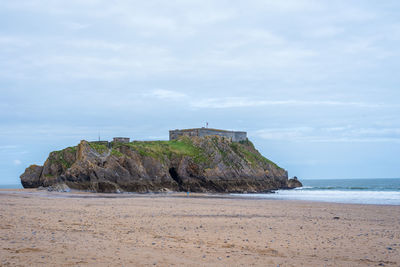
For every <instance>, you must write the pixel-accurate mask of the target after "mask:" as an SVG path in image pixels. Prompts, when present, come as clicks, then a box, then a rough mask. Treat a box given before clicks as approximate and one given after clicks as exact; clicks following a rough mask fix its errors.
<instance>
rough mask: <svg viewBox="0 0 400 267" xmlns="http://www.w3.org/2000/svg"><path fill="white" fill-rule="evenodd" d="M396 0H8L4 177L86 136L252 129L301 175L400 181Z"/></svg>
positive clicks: (1, 15) (1, 144)
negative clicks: (207, 127) (387, 178)
mask: <svg viewBox="0 0 400 267" xmlns="http://www.w3.org/2000/svg"><path fill="white" fill-rule="evenodd" d="M399 14H400V2H399V1H398V0H394V1H390V0H386V1H368V0H360V1H354V0H346V1H341V0H335V1H321V0H318V1H311V0H285V1H275V0H270V1H268V0H246V1H239V0H233V1H232V0H230V1H224V0H218V1H217V0H213V1H208V0H199V1H188V0H182V1H180V0H175V1H151V0H149V1H130V0H129V1H128V0H120V1H117V0H116V1H109V0H108V1H106V0H104V1H101V0H85V1H81V0H69V1H61V0H15V1H13V0H0V92H1V94H0V183H3V184H8V183H18V182H19V175H20V174H21V173H22V172H23V171H24V169H25V168H26V167H27V166H29V165H30V164H33V163H36V164H43V162H44V160H45V159H46V158H47V155H48V153H49V152H51V151H52V150H55V149H62V148H64V147H65V146H72V145H76V144H77V143H78V142H79V141H80V140H81V139H86V140H95V139H97V138H98V135H99V133H100V136H101V138H102V139H111V138H112V137H113V136H129V137H131V138H134V139H139V140H157V139H167V138H168V130H169V129H176V128H191V127H201V126H204V125H205V123H206V122H209V126H210V127H213V128H222V129H231V130H244V131H247V132H248V136H249V138H250V139H251V140H252V141H253V142H254V143H255V145H256V147H257V148H258V149H259V150H260V152H261V153H262V154H263V155H264V156H266V157H268V158H269V159H271V160H272V161H274V162H276V163H277V164H278V165H280V166H282V167H283V168H285V169H287V170H288V171H289V175H290V176H294V175H296V176H298V177H299V178H300V179H301V178H373V177H400V157H399V152H400V116H399V115H400V88H399V86H400V57H399V55H400V16H399Z"/></svg>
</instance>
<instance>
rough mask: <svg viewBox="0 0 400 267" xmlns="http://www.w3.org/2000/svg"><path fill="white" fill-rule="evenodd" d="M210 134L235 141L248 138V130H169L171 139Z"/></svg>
mask: <svg viewBox="0 0 400 267" xmlns="http://www.w3.org/2000/svg"><path fill="white" fill-rule="evenodd" d="M209 135H218V136H223V137H226V138H229V139H231V140H232V141H233V142H239V141H244V140H246V139H247V133H246V132H237V131H226V130H219V129H211V128H204V127H203V128H193V129H182V130H178V129H176V130H170V131H169V140H175V139H178V137H179V136H199V137H203V136H209Z"/></svg>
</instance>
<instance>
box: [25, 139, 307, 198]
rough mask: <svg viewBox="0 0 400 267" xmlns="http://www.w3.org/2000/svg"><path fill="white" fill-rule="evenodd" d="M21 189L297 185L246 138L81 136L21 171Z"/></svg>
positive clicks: (236, 189)
mask: <svg viewBox="0 0 400 267" xmlns="http://www.w3.org/2000/svg"><path fill="white" fill-rule="evenodd" d="M21 183H22V185H23V186H24V187H25V188H38V187H46V188H48V190H55V191H68V190H69V188H71V189H78V190H89V191H94V192H110V193H113V192H123V191H127V192H165V191H191V192H226V193H243V192H248V193H256V192H270V191H271V190H277V189H281V188H294V187H299V186H301V183H300V182H299V181H298V180H297V179H290V180H288V174H287V171H286V170H284V169H282V168H280V167H279V166H277V165H276V164H275V163H273V162H272V161H270V160H268V159H266V158H264V157H263V156H262V155H261V154H260V153H259V152H258V151H257V150H256V149H255V148H254V146H253V144H252V143H251V142H250V141H249V140H245V141H240V142H232V141H231V140H230V139H228V138H224V137H219V136H207V137H190V138H189V137H182V138H180V139H178V140H172V141H140V142H139V141H134V142H131V143H117V142H113V143H108V144H104V143H101V142H87V141H81V142H80V144H78V145H77V146H74V147H68V148H65V149H63V150H60V151H54V152H51V153H50V155H49V157H48V158H47V160H46V162H45V163H44V165H43V166H37V165H31V166H30V167H28V168H27V169H26V170H25V172H24V173H23V174H22V175H21Z"/></svg>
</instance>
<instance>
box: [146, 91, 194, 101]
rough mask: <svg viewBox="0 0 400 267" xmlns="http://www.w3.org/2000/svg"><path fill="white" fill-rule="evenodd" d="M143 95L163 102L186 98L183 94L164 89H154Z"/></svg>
mask: <svg viewBox="0 0 400 267" xmlns="http://www.w3.org/2000/svg"><path fill="white" fill-rule="evenodd" d="M144 95H145V96H150V97H156V98H159V99H165V100H181V99H182V98H184V97H186V95H185V94H183V93H180V92H176V91H171V90H164V89H156V90H153V91H151V92H150V93H146V94H144Z"/></svg>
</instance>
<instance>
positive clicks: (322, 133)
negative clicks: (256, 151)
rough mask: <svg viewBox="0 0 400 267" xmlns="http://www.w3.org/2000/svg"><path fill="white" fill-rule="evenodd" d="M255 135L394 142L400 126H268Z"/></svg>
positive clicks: (282, 138) (397, 140)
mask: <svg viewBox="0 0 400 267" xmlns="http://www.w3.org/2000/svg"><path fill="white" fill-rule="evenodd" d="M256 135H257V136H259V137H261V138H263V139H266V140H279V141H291V142H308V143H321V142H357V143H360V142H362V143H372V142H395V143H400V128H357V127H354V126H343V127H342V126H339V127H328V128H317V127H293V128H270V129H262V130H259V131H257V133H256Z"/></svg>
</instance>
